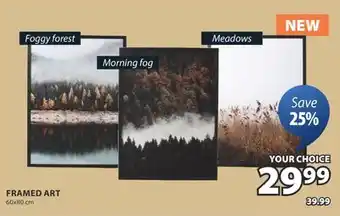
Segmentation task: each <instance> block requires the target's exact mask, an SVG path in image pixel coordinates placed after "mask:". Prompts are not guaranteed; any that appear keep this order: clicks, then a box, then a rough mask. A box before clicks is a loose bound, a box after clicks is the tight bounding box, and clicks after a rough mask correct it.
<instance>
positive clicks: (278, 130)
mask: <svg viewBox="0 0 340 216" xmlns="http://www.w3.org/2000/svg"><path fill="white" fill-rule="evenodd" d="M218 143H219V162H220V165H231V164H233V165H237V164H238V163H239V165H249V166H250V165H257V164H259V163H262V162H264V161H267V160H268V155H270V154H277V155H282V154H295V147H296V146H297V145H298V144H299V138H298V137H296V136H294V135H291V134H290V133H288V132H287V131H286V130H285V129H284V128H283V127H282V125H281V123H280V120H279V117H278V113H277V103H276V104H274V105H272V104H269V105H263V104H261V102H259V101H257V107H250V106H247V107H239V106H231V107H229V108H227V109H220V110H219V125H218Z"/></svg>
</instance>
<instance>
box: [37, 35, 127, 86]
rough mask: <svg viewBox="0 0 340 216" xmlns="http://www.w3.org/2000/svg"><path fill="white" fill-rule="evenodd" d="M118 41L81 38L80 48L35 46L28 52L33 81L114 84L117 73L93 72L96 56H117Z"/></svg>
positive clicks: (116, 79)
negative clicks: (32, 56)
mask: <svg viewBox="0 0 340 216" xmlns="http://www.w3.org/2000/svg"><path fill="white" fill-rule="evenodd" d="M120 47H123V40H122V39H89V38H86V39H81V45H62V46H61V45H46V46H42V45H39V46H38V45H37V46H34V45H33V46H32V50H31V51H32V53H33V54H35V55H37V56H38V59H37V60H35V61H33V62H32V68H31V75H32V81H33V82H43V81H62V80H67V81H75V80H80V81H85V82H92V83H97V84H117V83H118V70H97V56H98V55H119V48H120Z"/></svg>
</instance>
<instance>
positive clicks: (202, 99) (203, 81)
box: [119, 48, 218, 180]
mask: <svg viewBox="0 0 340 216" xmlns="http://www.w3.org/2000/svg"><path fill="white" fill-rule="evenodd" d="M120 53H121V55H124V56H157V57H158V59H159V62H158V66H159V67H158V69H156V70H127V69H126V70H120V81H119V82H120V86H119V88H120V90H119V91H120V94H119V98H120V103H119V107H120V108H119V109H120V116H119V117H120V128H121V129H120V142H119V179H156V180H216V179H217V139H216V133H217V130H216V126H217V125H216V120H217V99H218V98H217V91H218V88H217V86H218V82H217V80H218V77H217V75H218V50H217V49H208V48H122V49H121V50H120Z"/></svg>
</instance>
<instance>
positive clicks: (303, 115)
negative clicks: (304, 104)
mask: <svg viewBox="0 0 340 216" xmlns="http://www.w3.org/2000/svg"><path fill="white" fill-rule="evenodd" d="M290 115H291V116H292V120H291V121H290V123H289V125H291V126H303V125H306V124H307V125H308V126H311V125H314V126H318V125H319V123H320V120H319V118H318V117H317V116H316V112H313V113H312V112H290Z"/></svg>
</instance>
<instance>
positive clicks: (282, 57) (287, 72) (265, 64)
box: [212, 38, 303, 108]
mask: <svg viewBox="0 0 340 216" xmlns="http://www.w3.org/2000/svg"><path fill="white" fill-rule="evenodd" d="M212 48H219V108H228V107H229V106H234V105H238V106H248V105H251V106H253V105H256V100H259V101H260V102H261V103H264V104H274V103H276V102H278V101H279V100H280V98H281V96H282V95H283V94H284V93H285V92H286V91H287V90H288V89H290V88H292V87H294V86H296V85H302V84H303V40H302V39H298V38H289V39H286V38H264V39H263V45H262V46H261V45H257V46H256V45H244V46H243V45H231V46H230V45H229V46H223V45H213V46H212Z"/></svg>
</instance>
